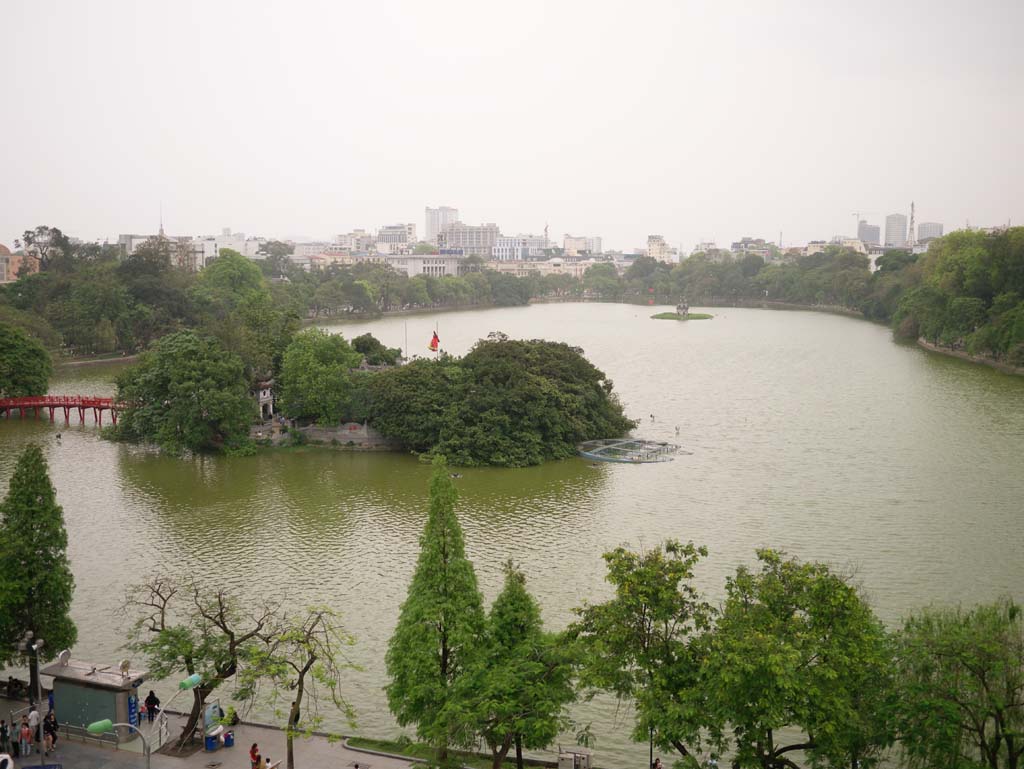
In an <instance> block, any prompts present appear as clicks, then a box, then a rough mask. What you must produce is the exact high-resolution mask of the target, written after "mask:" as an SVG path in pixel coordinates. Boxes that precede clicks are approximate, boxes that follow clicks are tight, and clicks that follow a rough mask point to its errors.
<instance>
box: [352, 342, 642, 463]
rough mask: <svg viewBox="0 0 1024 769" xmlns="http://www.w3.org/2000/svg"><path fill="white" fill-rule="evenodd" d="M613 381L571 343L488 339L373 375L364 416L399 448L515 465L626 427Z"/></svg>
mask: <svg viewBox="0 0 1024 769" xmlns="http://www.w3.org/2000/svg"><path fill="white" fill-rule="evenodd" d="M612 389H613V387H612V383H611V382H610V381H609V380H607V379H606V378H605V375H604V373H603V372H601V371H600V370H598V369H597V368H596V367H594V366H593V365H592V364H591V363H590V362H589V361H587V359H586V358H584V357H583V355H582V351H581V350H579V349H578V348H573V347H570V346H569V345H566V344H560V343H556V342H547V341H544V340H539V339H535V340H531V341H518V340H515V341H514V340H508V339H500V338H493V339H488V340H482V341H480V342H478V343H477V344H476V345H475V346H474V347H473V349H472V350H471V351H470V353H469V354H468V355H466V356H465V357H464V358H462V359H454V358H449V357H447V356H445V357H444V358H442V359H441V360H439V361H436V362H434V361H426V360H422V361H413V363H411V364H410V365H407V366H402V367H400V368H398V369H396V370H393V371H383V372H380V373H379V374H376V375H375V378H374V380H373V381H372V382H371V385H370V394H371V404H372V405H371V415H370V421H371V422H372V423H373V424H374V426H375V427H376V428H377V429H379V430H380V431H381V432H382V433H384V435H386V436H388V437H389V438H392V439H394V440H396V441H399V442H401V443H402V444H403V445H404V446H405V447H407V448H409V449H411V450H413V451H417V452H434V453H437V454H443V455H444V456H446V457H447V458H448V459H449V460H451V461H452V462H453V463H455V464H460V465H502V466H508V467H521V466H525V465H534V464H539V463H541V462H543V461H545V460H547V459H553V458H563V457H568V456H572V455H574V454H575V453H576V445H577V444H578V443H579V442H580V441H585V440H590V439H593V438H606V437H609V436H616V435H622V434H623V433H625V432H627V431H628V430H630V429H631V428H632V427H633V426H635V424H636V423H635V422H633V421H632V420H630V419H628V418H626V416H625V415H624V414H623V411H622V405H621V404H620V403H619V402H618V400H617V399H616V398H615V396H614V394H613V392H612Z"/></svg>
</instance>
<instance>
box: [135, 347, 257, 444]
mask: <svg viewBox="0 0 1024 769" xmlns="http://www.w3.org/2000/svg"><path fill="white" fill-rule="evenodd" d="M117 397H118V400H119V401H120V402H122V403H125V404H126V408H125V409H124V411H123V412H122V414H121V417H120V419H119V421H118V424H117V428H116V431H115V432H116V434H117V435H118V436H120V437H121V438H124V439H128V440H145V441H152V442H154V443H156V444H158V445H159V446H161V447H162V448H164V449H166V450H168V451H172V452H177V451H181V450H184V449H187V450H190V451H204V450H211V449H212V450H219V449H238V448H241V447H242V446H244V445H246V444H247V443H248V440H249V426H250V424H251V423H252V421H253V417H254V416H255V413H256V406H255V402H254V401H253V400H252V398H251V397H250V396H249V390H248V384H247V382H246V377H245V372H244V369H243V366H242V361H241V360H240V359H239V358H238V356H236V355H232V354H230V353H228V352H226V351H225V350H224V349H223V348H222V347H221V346H220V345H219V344H218V343H217V341H216V340H214V339H211V338H209V337H201V336H198V335H197V334H195V333H193V332H191V331H181V332H178V333H176V334H171V335H169V336H165V337H164V338H162V339H160V340H159V341H158V342H157V343H156V344H154V345H153V347H152V348H151V349H150V350H148V351H147V352H145V353H143V354H142V356H141V357H140V359H139V362H138V363H137V364H136V365H134V366H132V367H130V368H128V369H126V370H125V371H124V372H122V374H121V375H120V376H119V377H118V378H117Z"/></svg>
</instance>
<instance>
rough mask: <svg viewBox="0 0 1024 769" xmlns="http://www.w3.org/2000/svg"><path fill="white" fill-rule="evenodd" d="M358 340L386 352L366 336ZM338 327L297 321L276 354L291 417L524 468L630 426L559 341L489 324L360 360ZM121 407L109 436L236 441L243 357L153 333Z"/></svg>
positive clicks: (162, 441)
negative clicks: (404, 352)
mask: <svg viewBox="0 0 1024 769" xmlns="http://www.w3.org/2000/svg"><path fill="white" fill-rule="evenodd" d="M355 341H356V343H357V344H359V345H360V347H362V348H363V349H365V350H368V351H370V354H372V355H374V356H376V357H375V359H376V360H384V361H387V360H391V361H394V360H395V359H396V357H397V351H389V350H387V349H386V348H384V347H383V345H381V344H380V343H379V342H378V341H377V340H376V339H374V338H373V337H371V336H369V335H364V336H363V337H359V338H357V339H356V340H355ZM368 357H369V355H365V354H364V353H361V352H359V351H358V350H357V349H355V348H354V347H353V345H351V344H349V342H348V341H347V340H345V339H344V337H342V336H341V335H338V334H330V333H328V332H326V331H323V330H321V329H315V328H314V329H306V330H304V331H301V332H299V333H297V334H295V335H294V337H293V338H292V340H291V342H290V343H289V344H288V346H287V347H286V348H285V349H284V352H283V355H282V356H281V366H280V369H279V372H278V375H277V382H276V385H275V386H276V387H277V388H278V392H279V394H280V395H279V401H278V406H279V408H280V410H281V413H282V414H284V415H285V416H286V417H288V418H289V419H291V420H293V423H305V424H310V423H315V424H318V425H321V426H337V425H339V424H341V423H342V422H346V421H358V422H364V423H368V424H370V425H372V426H373V427H374V428H376V429H377V430H378V431H379V432H380V433H381V434H383V435H384V436H385V437H386V438H388V439H390V440H391V441H393V442H394V443H396V444H397V445H399V446H401V447H402V448H405V449H407V450H410V451H414V452H416V453H418V454H425V455H433V454H441V455H444V456H446V457H447V458H448V460H449V461H450V462H451V463H453V464H457V465H499V466H504V467H522V466H526V465H535V464H539V463H541V462H544V461H546V460H549V459H561V458H565V457H569V456H572V455H573V454H574V453H575V451H576V444H578V443H580V442H581V441H585V440H590V439H593V438H605V437H614V436H618V435H622V434H624V433H626V432H628V431H629V430H630V429H632V428H633V427H634V426H635V424H636V423H635V422H634V421H632V420H630V419H629V418H627V417H626V416H625V414H624V412H623V408H622V404H621V403H620V402H619V400H618V398H617V397H616V396H615V393H614V392H613V385H612V382H611V381H609V380H608V379H607V378H606V377H605V375H604V373H603V372H601V371H600V370H598V369H597V368H596V367H594V366H593V365H592V364H591V363H590V362H589V361H587V359H586V358H584V357H583V352H582V350H580V349H578V348H574V347H570V346H569V345H566V344H562V343H559V342H548V341H544V340H537V339H535V340H528V341H527V340H511V339H508V338H506V337H505V336H504V335H502V334H492V335H490V337H489V338H487V339H484V340H481V341H479V342H477V344H476V345H475V346H474V347H473V349H472V350H470V352H469V353H468V354H467V355H465V356H463V357H461V358H460V357H455V356H450V355H440V356H438V357H437V358H436V359H419V360H414V361H412V362H411V363H409V364H408V365H404V366H397V365H387V364H386V362H385V364H383V365H378V366H376V367H367V366H366V365H364V362H365V361H366V359H367V358H368ZM118 399H119V401H121V402H122V403H124V404H125V409H124V412H123V415H122V417H121V419H120V421H119V423H118V425H117V426H116V427H115V428H111V429H110V430H109V431H108V434H110V435H113V436H115V437H117V438H120V439H124V440H135V441H147V442H152V443H156V444H158V445H159V446H161V447H162V448H164V449H166V450H169V451H172V452H178V451H182V450H190V451H208V450H228V451H231V450H236V451H237V450H240V449H243V448H244V447H245V446H246V445H247V444H248V440H249V438H248V436H249V431H250V425H251V423H252V421H253V420H254V418H255V416H256V411H255V405H254V402H253V400H252V398H251V397H250V395H249V391H248V387H247V374H246V372H245V366H244V363H243V360H242V358H240V357H239V356H237V355H235V354H233V353H232V352H231V351H229V350H227V349H225V348H224V346H223V345H222V344H220V343H219V342H218V340H216V339H214V338H213V337H209V336H200V335H197V334H195V333H194V332H190V331H186V332H179V333H176V334H172V335H170V336H168V337H165V338H164V339H161V340H160V341H159V342H157V343H156V344H155V345H154V346H153V347H152V348H151V349H150V350H149V351H147V352H146V353H144V354H143V355H142V357H141V359H140V361H139V362H138V363H137V364H136V365H134V366H132V367H130V368H129V369H127V370H126V371H125V372H124V373H122V375H121V376H120V377H119V378H118Z"/></svg>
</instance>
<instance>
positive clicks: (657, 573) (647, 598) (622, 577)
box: [570, 540, 722, 761]
mask: <svg viewBox="0 0 1024 769" xmlns="http://www.w3.org/2000/svg"><path fill="white" fill-rule="evenodd" d="M706 556H707V550H706V549H705V548H703V547H696V546H694V544H693V543H692V542H691V543H687V544H685V545H684V544H680V543H679V542H677V541H675V540H669V541H667V542H665V544H664V545H663V546H661V547H658V548H657V549H654V550H650V551H647V552H642V553H634V552H631V551H629V550H626V549H625V548H622V547H620V548H617V549H615V550H613V551H611V552H608V553H605V554H604V560H605V563H606V564H607V565H608V574H607V575H606V579H607V580H608V582H610V583H611V584H612V586H613V587H614V589H615V594H614V596H613V597H612V598H610V599H609V600H607V601H605V602H604V603H600V604H593V605H585V606H583V607H582V608H581V609H577V614H578V615H579V619H578V620H577V621H576V623H575V624H574V625H573V626H572V627H571V628H570V632H571V633H572V634H573V635H575V636H576V637H577V638H578V639H579V641H580V647H581V672H580V684H581V686H584V687H587V688H593V689H603V690H606V691H609V692H611V693H613V694H614V695H615V696H616V697H618V698H619V699H620V700H623V701H630V702H632V703H633V704H634V706H635V709H636V720H635V722H634V726H633V734H632V736H633V739H634V740H636V741H638V742H647V741H648V739H651V740H653V742H654V743H655V744H657V745H658V746H659V747H661V748H665V749H670V750H675V751H676V752H677V753H678V754H679V757H680V759H682V760H691V761H692V760H694V759H695V758H696V757H699V756H700V755H701V752H702V751H703V750H705V748H708V747H712V748H719V749H720V748H721V747H722V737H721V733H722V732H721V728H720V727H719V725H718V724H716V722H714V721H709V720H708V717H707V716H708V713H707V712H706V709H705V707H704V704H703V703H704V700H705V693H704V689H703V678H702V676H703V669H704V666H705V655H706V652H707V650H706V644H704V643H703V636H704V635H705V634H706V633H707V631H708V629H709V627H710V624H711V621H712V619H713V617H714V612H713V610H712V608H711V606H710V605H709V604H707V603H706V602H705V601H704V600H703V599H702V598H701V596H700V593H699V592H698V591H697V589H696V588H695V587H694V586H693V584H692V582H693V574H694V567H695V566H696V565H697V564H698V562H699V561H700V559H701V558H703V557H706ZM709 727H711V728H710V730H708V728H709Z"/></svg>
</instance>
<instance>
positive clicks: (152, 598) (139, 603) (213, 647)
mask: <svg viewBox="0 0 1024 769" xmlns="http://www.w3.org/2000/svg"><path fill="white" fill-rule="evenodd" d="M124 610H125V612H126V613H127V614H128V615H129V616H134V617H135V621H134V623H133V624H132V626H131V629H130V633H129V637H130V640H129V642H128V648H129V649H131V650H132V651H135V652H138V653H141V654H144V655H145V656H146V660H147V663H148V667H149V673H150V675H151V676H152V677H153V678H155V679H156V680H161V679H164V678H169V677H170V676H173V675H175V674H177V673H183V672H184V673H188V674H189V675H192V674H198V675H199V676H200V678H201V679H202V680H201V683H200V684H199V685H198V686H196V687H194V688H193V689H192V710H191V712H190V713H189V716H188V719H187V721H186V723H185V728H184V729H183V730H182V732H181V736H180V737H179V739H178V747H179V749H180V748H182V747H184V746H185V745H186V744H187V743H188V741H189V740H190V739H191V738H192V734H193V733H194V731H195V728H196V725H197V724H198V723H199V720H200V718H202V715H203V710H204V707H205V705H206V700H207V699H208V698H209V696H210V694H211V693H212V692H213V691H215V690H216V689H217V687H219V686H220V685H221V684H223V683H224V682H225V681H227V680H228V679H230V678H232V677H233V676H235V675H236V674H238V675H240V676H241V677H242V678H243V679H244V677H245V670H244V664H245V662H246V661H247V660H249V659H253V658H257V657H258V656H259V654H260V651H261V648H262V647H265V646H266V643H267V641H266V638H265V636H266V634H268V633H269V631H270V629H271V628H273V627H276V623H277V622H278V620H279V616H280V615H279V613H278V611H277V609H276V608H275V607H273V606H271V605H269V604H263V605H259V606H242V605H241V604H240V603H239V601H238V599H237V598H236V597H235V596H234V595H232V594H231V593H229V592H228V591H227V590H225V589H223V588H220V589H213V588H210V587H207V586H205V585H201V584H199V583H197V582H192V581H186V580H177V579H172V578H166V577H159V576H157V577H153V578H151V579H150V580H149V581H147V582H146V583H145V584H143V585H141V586H139V585H133V586H132V587H130V588H129V589H128V590H127V593H126V598H125V602H124Z"/></svg>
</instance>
